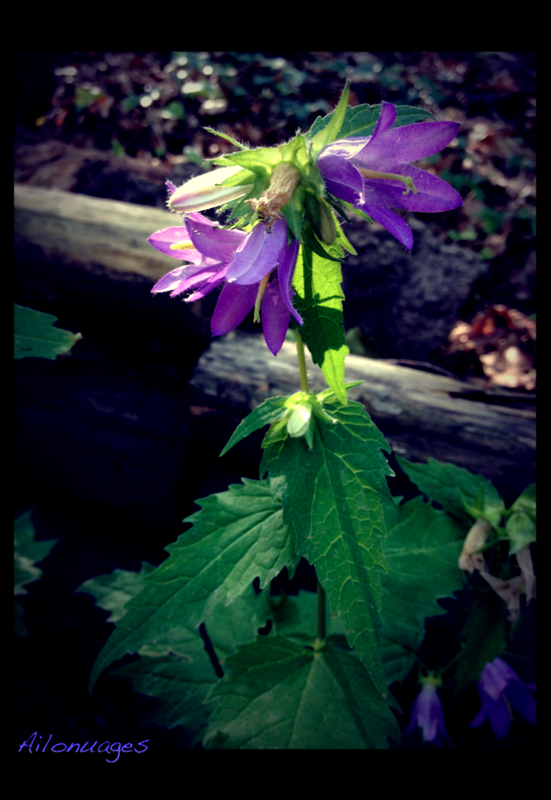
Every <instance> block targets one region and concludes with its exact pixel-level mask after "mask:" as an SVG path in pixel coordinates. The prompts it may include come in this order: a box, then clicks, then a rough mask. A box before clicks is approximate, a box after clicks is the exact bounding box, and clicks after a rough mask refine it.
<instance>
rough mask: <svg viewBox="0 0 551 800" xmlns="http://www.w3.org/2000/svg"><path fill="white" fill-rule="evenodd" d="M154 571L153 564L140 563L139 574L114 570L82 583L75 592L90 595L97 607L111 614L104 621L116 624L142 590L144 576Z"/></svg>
mask: <svg viewBox="0 0 551 800" xmlns="http://www.w3.org/2000/svg"><path fill="white" fill-rule="evenodd" d="M154 569H155V567H154V566H153V564H149V563H148V562H147V561H142V566H141V570H140V571H139V572H132V571H131V570H126V569H116V570H114V571H113V572H112V573H110V574H109V575H97V576H96V577H94V578H90V580H87V581H84V583H82V584H81V585H80V586H79V587H78V589H76V591H77V592H87V593H88V594H91V595H92V596H93V597H94V598H95V601H96V605H97V606H99V607H100V608H103V609H104V611H110V612H111V614H110V616H109V617H107V619H106V620H105V621H106V622H117V621H118V620H119V619H122V617H124V615H125V614H126V604H127V603H128V601H129V600H131V599H132V598H133V597H135V596H136V595H137V594H138V593H139V592H140V591H141V590H142V588H143V580H144V578H145V576H146V575H149V573H150V572H153V570H154Z"/></svg>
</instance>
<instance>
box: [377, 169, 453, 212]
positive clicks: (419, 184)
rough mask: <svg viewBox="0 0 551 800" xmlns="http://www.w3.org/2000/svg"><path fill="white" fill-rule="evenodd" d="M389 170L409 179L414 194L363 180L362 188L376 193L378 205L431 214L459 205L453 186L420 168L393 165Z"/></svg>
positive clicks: (399, 186)
mask: <svg viewBox="0 0 551 800" xmlns="http://www.w3.org/2000/svg"><path fill="white" fill-rule="evenodd" d="M390 171H391V172H394V173H399V174H401V175H407V176H410V177H411V178H412V179H413V182H414V183H415V188H416V190H417V194H413V192H412V191H409V192H408V193H407V194H405V193H404V192H405V190H406V186H405V184H403V183H399V182H397V181H387V180H379V179H377V180H372V179H370V178H365V185H366V187H367V186H369V187H370V189H371V191H372V192H375V193H376V194H377V196H378V199H379V202H384V203H385V205H388V206H391V207H392V208H407V209H408V210H410V211H423V212H429V213H430V212H433V213H434V212H439V211H449V210H450V209H452V208H457V207H458V206H460V205H461V204H462V203H463V200H462V199H461V195H460V194H459V193H458V192H456V191H455V189H454V188H453V186H450V184H449V183H447V182H446V181H443V180H442V179H441V178H437V177H436V175H431V173H430V172H426V171H425V170H424V169H418V168H417V167H412V166H410V165H409V164H407V165H404V164H402V165H400V166H398V165H396V164H395V165H394V169H391V170H390ZM366 197H367V195H366Z"/></svg>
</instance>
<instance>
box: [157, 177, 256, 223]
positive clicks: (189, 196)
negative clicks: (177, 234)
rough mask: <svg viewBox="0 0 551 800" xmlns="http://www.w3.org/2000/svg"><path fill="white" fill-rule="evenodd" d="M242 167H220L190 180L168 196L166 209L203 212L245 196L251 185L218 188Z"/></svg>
mask: <svg viewBox="0 0 551 800" xmlns="http://www.w3.org/2000/svg"><path fill="white" fill-rule="evenodd" d="M241 170H242V167H238V166H236V167H221V168H220V169H215V170H213V171H212V172H206V173H205V174H204V175H198V176H197V177H196V178H192V179H191V180H190V181H188V182H187V183H184V185H183V186H180V188H179V189H176V191H175V192H174V193H173V194H171V195H170V197H169V200H168V207H169V208H170V209H171V211H183V212H184V213H189V212H191V211H204V210H205V209H206V208H214V207H215V206H220V205H222V204H223V203H228V202H229V201H230V200H235V199H237V198H238V197H242V196H243V195H245V194H247V192H249V191H250V190H251V188H252V185H253V184H252V183H251V184H247V185H241V186H220V185H219V184H221V183H222V182H223V181H225V180H226V179H227V178H230V177H231V176H232V175H235V174H236V173H237V172H240V171H241Z"/></svg>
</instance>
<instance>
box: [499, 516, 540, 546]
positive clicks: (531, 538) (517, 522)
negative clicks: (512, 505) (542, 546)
mask: <svg viewBox="0 0 551 800" xmlns="http://www.w3.org/2000/svg"><path fill="white" fill-rule="evenodd" d="M505 530H506V531H507V536H508V537H509V540H510V543H509V555H511V556H512V555H514V554H515V553H518V551H519V550H522V549H523V548H524V547H528V545H530V544H531V543H532V542H535V541H536V526H535V523H534V520H533V519H532V517H531V516H530V514H527V513H526V512H525V511H515V512H514V514H512V515H511V516H510V517H509V519H508V520H507V522H506V524H505Z"/></svg>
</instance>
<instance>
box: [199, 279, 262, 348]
mask: <svg viewBox="0 0 551 800" xmlns="http://www.w3.org/2000/svg"><path fill="white" fill-rule="evenodd" d="M257 292H258V286H254V285H253V286H238V285H237V284H235V283H226V285H225V286H224V288H223V289H222V291H221V292H220V297H219V298H218V303H217V304H216V308H215V309H214V314H213V315H212V320H211V323H210V329H211V331H212V335H213V336H223V335H224V334H225V333H229V332H230V331H232V330H233V329H234V328H237V326H238V325H239V324H240V323H241V322H243V320H244V319H245V317H246V316H247V314H248V313H249V311H251V310H252V309H253V308H254V304H255V301H256V295H257Z"/></svg>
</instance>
